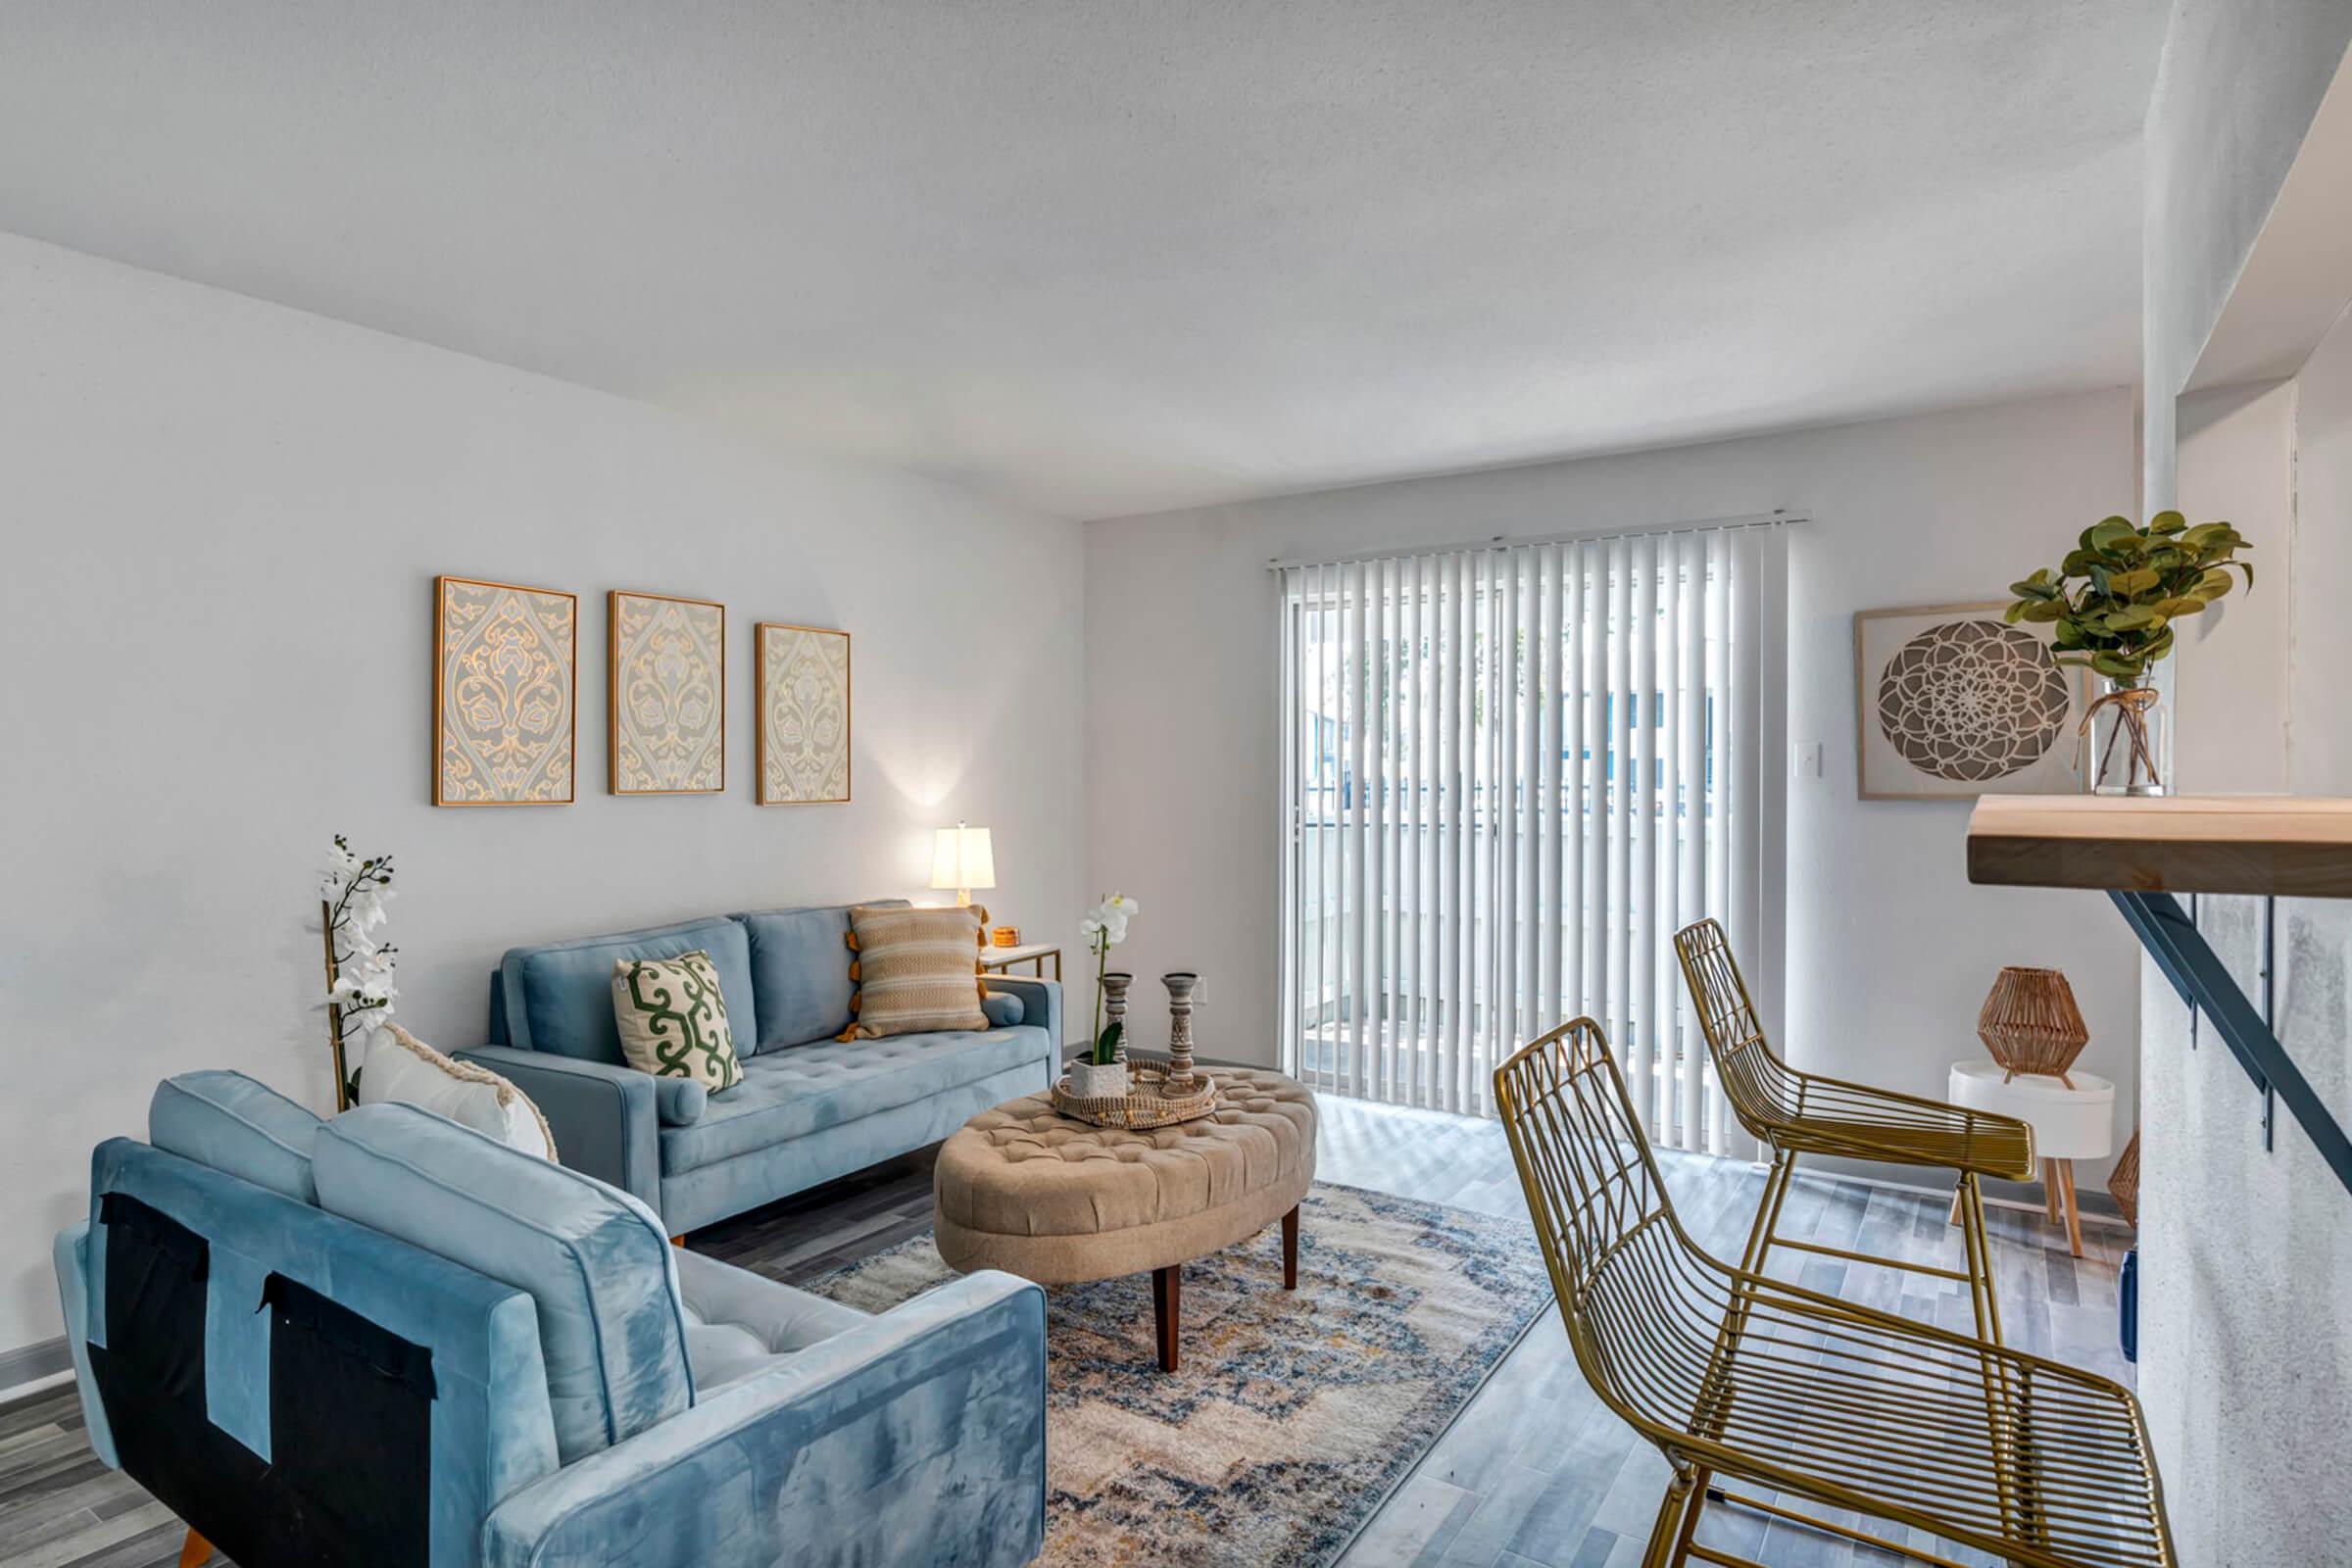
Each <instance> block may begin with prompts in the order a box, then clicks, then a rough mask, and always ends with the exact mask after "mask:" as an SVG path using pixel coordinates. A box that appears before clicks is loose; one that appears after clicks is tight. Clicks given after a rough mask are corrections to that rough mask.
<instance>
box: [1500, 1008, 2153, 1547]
mask: <svg viewBox="0 0 2352 1568" xmlns="http://www.w3.org/2000/svg"><path fill="white" fill-rule="evenodd" d="M1495 1105H1496V1106H1497V1107H1498V1109H1499V1111H1500V1114H1501V1117H1502V1124H1503V1127H1504V1130H1505V1131H1506V1132H1507V1133H1508V1134H1509V1137H1510V1143H1511V1157H1512V1159H1513V1161H1514V1162H1515V1163H1516V1164H1517V1165H1518V1167H1519V1180H1520V1183H1521V1185H1522V1186H1523V1187H1524V1188H1525V1189H1526V1192H1527V1203H1528V1208H1529V1210H1530V1212H1531V1213H1532V1214H1533V1215H1534V1217H1535V1221H1536V1231H1537V1236H1538V1240H1539V1241H1540V1242H1541V1243H1542V1245H1543V1250H1544V1264H1545V1266H1546V1267H1547V1268H1548V1269H1549V1271H1550V1273H1551V1283H1552V1289H1553V1290H1554V1292H1555V1293H1556V1294H1557V1296H1558V1298H1559V1303H1560V1316H1561V1317H1562V1319H1564V1320H1565V1322H1566V1323H1567V1327H1568V1339H1569V1342H1570V1344H1571V1346H1572V1347H1573V1348H1574V1349H1575V1351H1576V1359H1577V1364H1578V1365H1579V1366H1580V1367H1581V1368H1582V1369H1583V1371H1584V1374H1585V1377H1586V1379H1587V1381H1589V1382H1590V1383H1591V1384H1592V1385H1593V1392H1594V1393H1596V1394H1597V1395H1599V1397H1600V1398H1601V1400H1602V1401H1603V1402H1604V1403H1606V1404H1607V1405H1608V1406H1609V1407H1610V1409H1612V1410H1614V1411H1615V1412H1616V1413H1617V1414H1618V1415H1619V1416H1621V1417H1623V1418H1624V1419H1625V1420H1626V1421H1627V1422H1629V1423H1630V1424H1631V1425H1632V1426H1633V1427H1634V1429H1635V1431H1636V1432H1638V1433H1639V1434H1641V1436H1642V1437H1643V1438H1645V1439H1647V1440H1648V1441H1649V1442H1650V1443H1652V1444H1654V1445H1656V1446H1657V1447H1658V1449H1659V1450H1660V1451H1661V1452H1662V1453H1664V1454H1665V1456H1666V1460H1667V1462H1668V1463H1669V1464H1670V1465H1672V1466H1673V1469H1674V1477H1673V1480H1672V1482H1671V1483H1670V1484H1669V1486H1668V1488H1667V1492H1666V1496H1665V1498H1664V1500H1663V1501H1661V1502H1660V1503H1659V1505H1658V1515H1657V1523H1656V1524H1655V1526H1653V1528H1652V1529H1651V1532H1650V1539H1649V1549H1648V1551H1647V1553H1646V1554H1645V1555H1644V1556H1643V1557H1642V1568H1680V1565H1681V1564H1683V1563H1686V1562H1689V1561H1692V1560H1696V1561H1699V1562H1707V1563H1718V1564H1725V1565H1729V1568H1762V1565H1760V1564H1757V1563H1755V1562H1753V1561H1752V1560H1751V1559H1749V1558H1745V1557H1736V1556H1731V1555H1728V1554H1726V1553H1725V1552H1723V1551H1721V1550H1718V1549H1716V1548H1714V1547H1711V1546H1708V1545H1705V1544H1700V1543H1698V1542H1697V1541H1696V1540H1695V1535H1696V1532H1697V1529H1698V1521H1699V1516H1700V1514H1701V1513H1702V1512H1703V1511H1704V1510H1705V1508H1706V1506H1707V1504H1708V1503H1709V1502H1713V1501H1722V1502H1725V1503H1730V1504H1736V1505H1739V1506H1742V1507H1749V1508H1755V1509H1759V1510H1761V1511H1763V1512H1765V1513H1768V1514H1777V1515H1779V1516H1781V1517H1784V1518H1788V1519H1791V1520H1796V1521H1798V1522H1801V1523H1803V1524H1805V1525H1807V1526H1809V1527H1811V1528H1814V1529H1819V1530H1825V1531H1828V1532H1830V1533H1831V1534H1833V1535H1837V1536H1840V1537H1843V1538H1845V1539H1848V1540H1852V1541H1860V1542H1866V1543H1868V1544H1872V1545H1874V1546H1878V1547H1880V1548H1882V1549H1884V1550H1888V1551H1892V1552H1895V1553H1897V1554H1899V1555H1902V1556H1906V1557H1909V1558H1912V1559H1913V1560H1915V1561H1920V1562H1927V1563H1936V1564H1942V1565H1944V1568H1958V1565H1956V1564H1954V1563H1953V1562H1952V1559H1951V1558H1949V1557H1944V1556H1938V1555H1936V1553H1934V1552H1932V1551H1928V1550H1925V1549H1923V1548H1920V1547H1916V1546H1912V1545H1909V1544H1899V1543H1897V1542H1895V1541H1891V1540H1889V1539H1887V1538H1886V1537H1881V1536H1871V1535H1867V1534H1864V1533H1863V1532H1861V1531H1859V1530H1854V1529H1849V1528H1847V1527H1845V1526H1843V1525H1839V1524H1834V1523H1831V1522H1829V1521H1827V1520H1823V1519H1818V1518H1814V1517H1812V1516H1810V1515H1807V1514H1804V1513H1801V1512H1799V1511H1797V1510H1796V1509H1795V1508H1792V1507H1789V1506H1784V1505H1782V1504H1781V1503H1774V1502H1766V1501H1763V1500H1760V1499H1757V1498H1753V1497H1747V1496H1741V1495H1731V1494H1726V1493H1724V1492H1722V1491H1721V1490H1720V1489H1719V1487H1718V1486H1717V1481H1718V1479H1719V1478H1723V1477H1737V1478H1740V1479H1742V1480H1745V1481H1748V1482H1751V1483H1754V1484H1756V1485H1759V1486H1763V1487H1769V1488H1771V1489H1773V1490H1774V1491H1776V1492H1778V1493H1780V1494H1783V1495H1784V1497H1785V1498H1787V1499H1790V1500H1809V1501H1812V1502H1816V1503H1821V1504H1826V1505H1828V1506H1830V1507H1833V1508H1844V1509H1851V1510H1853V1511H1854V1512H1856V1513H1858V1514H1862V1515H1866V1516H1869V1517H1872V1518H1876V1519H1879V1520H1883V1521H1886V1522H1887V1523H1888V1524H1890V1525H1907V1526H1912V1527H1915V1528H1917V1529H1920V1530H1924V1531H1927V1532H1929V1533H1930V1534H1932V1535H1935V1536H1938V1537H1941V1538H1943V1539H1944V1540H1945V1541H1951V1542H1958V1543H1961V1544H1966V1545H1969V1546H1974V1547H1976V1548H1977V1549H1979V1550H1982V1551H1986V1552H1990V1553H1991V1554H1993V1555H1994V1556H1995V1557H2000V1558H2006V1559H2007V1560H2009V1561H2010V1562H2013V1563H2022V1564H2028V1565H2031V1568H2087V1565H2089V1564H2094V1563H2095V1564H2099V1565H2101V1568H2117V1565H2123V1568H2175V1564H2176V1558H2175V1556H2174V1552H2173V1545H2172V1540H2171V1532H2170V1529H2169V1527H2168V1525H2167V1524H2166V1522H2165V1517H2164V1497H2163V1490H2162V1488H2161V1487H2160V1485H2159V1484H2158V1481H2157V1476H2156V1462H2155V1459H2154V1457H2153V1455H2152V1454H2151V1453H2150V1452H2149V1448H2148V1439H2147V1431H2146V1428H2145V1426H2144V1425H2143V1423H2142V1422H2141V1420H2140V1415H2139V1408H2138V1405H2137V1404H2136V1403H2135V1402H2134V1401H2133V1399H2132V1397H2131V1394H2130V1393H2128V1392H2127V1391H2125V1390H2124V1389H2123V1388H2121V1387H2119V1386H2117V1385H2116V1384H2114V1383H2111V1382H2109V1381H2107V1380H2106V1379H2104V1378H2100V1377H2096V1376H2094V1375H2092V1374H2090V1373H2087V1372H2082V1371H2078V1370H2076V1369H2074V1368H2072V1367H2067V1366H2061V1365H2059V1364H2058V1363H2057V1362H2054V1361H2047V1360H2043V1359H2042V1358H2040V1357H2038V1356H2032V1355H2026V1354H2023V1353H2021V1352H2018V1351H2015V1350H2009V1349H2005V1348H2002V1347H2000V1346H1998V1345H1995V1344H1992V1343H1990V1342H1989V1341H1986V1340H1985V1339H1982V1338H1973V1339H1972V1338H1970V1337H1968V1336H1966V1335H1961V1334H1954V1333H1952V1332H1950V1331H1948V1330H1944V1329H1939V1328H1936V1327H1935V1326H1933V1325H1930V1324H1924V1323H1917V1322H1913V1321H1912V1320H1910V1319H1908V1318H1903V1317H1897V1316H1895V1315H1893V1314H1891V1313H1887V1312H1881V1311H1877V1310H1875V1309H1873V1308H1870V1307H1866V1306H1861V1305H1858V1304H1856V1303H1853V1302H1848V1301H1843V1300H1839V1299H1837V1298H1835V1297H1829V1296H1823V1295H1821V1294H1819V1293H1817V1292H1813V1291H1808V1290H1804V1289H1802V1288H1800V1287H1798V1286H1794V1285H1789V1284H1786V1283H1783V1282H1782V1281H1779V1280H1774V1279H1768V1278H1766V1277H1765V1276H1763V1275H1761V1274H1758V1273H1757V1272H1755V1271H1754V1270H1752V1269H1747V1268H1737V1269H1736V1268H1732V1267H1730V1266H1728V1265H1727V1264H1724V1263H1722V1262H1720V1261H1718V1260H1717V1259H1716V1258H1714V1257H1713V1256H1711V1255H1709V1254H1708V1253H1707V1252H1706V1251H1704V1250H1701V1249H1700V1248H1699V1246H1698V1245H1697V1244H1696V1243H1695V1242H1693V1241H1692V1240H1691V1237H1690V1236H1689V1235H1688V1234H1687V1233H1686V1232H1685V1231H1684V1230H1683V1226H1682V1221H1681V1219H1680V1218H1679V1217H1678V1216H1677V1215H1676V1213H1675V1210H1674V1204H1673V1201H1671V1200H1670V1199H1669V1198H1668V1196H1667V1193H1666V1187H1665V1183H1664V1182H1663V1180H1662V1179H1661V1178H1660V1177H1659V1174H1658V1167H1657V1162H1656V1160H1655V1159H1654V1158H1653V1157H1652V1156H1651V1153H1650V1149H1649V1141H1648V1139H1647V1138H1645V1137H1644V1136H1643V1135H1642V1125H1641V1123H1640V1121H1638V1120H1637V1119H1636V1117H1635V1114H1634V1105H1633V1101H1632V1099H1631V1098H1630V1097H1629V1096H1628V1095H1627V1093H1626V1089H1625V1080H1624V1078H1623V1077H1622V1076H1621V1075H1620V1074H1619V1072H1618V1070H1617V1063H1616V1061H1615V1060H1614V1059H1613V1058H1612V1057H1611V1056H1610V1054H1609V1051H1608V1043H1607V1041H1606V1040H1605V1039H1603V1038H1602V1035H1601V1032H1600V1026H1599V1025H1597V1024H1595V1023H1594V1022H1593V1020H1592V1019H1590V1018H1579V1019H1577V1020H1576V1021H1575V1022H1573V1023H1570V1024H1565V1025H1563V1026H1561V1027H1560V1028H1558V1029H1554V1030H1553V1031H1552V1032H1551V1033H1549V1034H1547V1035H1545V1036H1544V1038H1542V1039H1541V1040H1538V1041H1536V1042H1535V1043H1534V1044H1533V1045H1530V1046H1528V1047H1526V1048H1525V1049H1524V1050H1522V1051H1520V1052H1518V1053H1517V1054H1514V1055H1513V1056H1512V1057H1511V1058H1510V1059H1509V1060H1507V1061H1505V1062H1504V1063H1503V1064H1502V1065H1501V1066H1500V1067H1499V1068H1497V1069H1495Z"/></svg>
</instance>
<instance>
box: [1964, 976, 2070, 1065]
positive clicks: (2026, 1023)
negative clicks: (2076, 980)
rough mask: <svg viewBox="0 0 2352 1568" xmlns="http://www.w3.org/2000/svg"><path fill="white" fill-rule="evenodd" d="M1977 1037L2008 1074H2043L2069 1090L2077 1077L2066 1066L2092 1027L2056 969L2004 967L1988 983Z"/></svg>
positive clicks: (2064, 979) (1979, 1015) (1978, 1018)
mask: <svg viewBox="0 0 2352 1568" xmlns="http://www.w3.org/2000/svg"><path fill="white" fill-rule="evenodd" d="M1977 1038H1978V1039H1979V1040H1982V1041H1984V1042H1985V1050H1986V1051H1989V1052H1991V1053H1992V1059H1993V1060H1995V1061H1997V1062H1999V1063H2000V1064H2001V1066H2002V1067H2003V1068H2005V1069H2006V1071H2007V1076H2006V1078H2004V1080H2003V1081H2004V1082H2006V1081H2007V1079H2008V1078H2014V1077H2016V1076H2017V1075H2018V1074H2019V1073H2021V1072H2030V1073H2046V1074H2048V1075H2050V1076H2052V1077H2055V1078H2057V1079H2058V1080H2059V1081H2060V1082H2061V1083H2063V1084H2065V1085H2066V1087H2067V1088H2069V1089H2072V1088H2074V1087H2075V1081H2074V1080H2073V1079H2072V1078H2069V1077H2067V1075H2066V1069H2067V1068H2069V1067H2072V1066H2073V1065H2074V1064H2075V1058H2076V1057H2077V1056H2079V1055H2081V1054H2082V1047H2083V1046H2084V1045H2085V1044H2086V1043H2087V1042H2088V1041H2089V1039H2090V1031H2089V1030H2088V1029H2086V1028H2084V1027H2083V1025H2082V1009H2081V1008H2080V1007H2077V1006H2076V1005H2075V991H2074V988H2073V987H2072V986H2070V985H2068V984H2067V983H2066V976H2065V975H2063V974H2060V973H2059V972H2058V971H2057V970H2055V969H2026V968H2018V967H2014V966H2013V967H2011V968H2007V969H2003V970H2002V971H2001V973H2000V978H1999V979H1997V980H1995V981H1993V983H1992V994H1991V995H1990V996H1988V997H1986V998H1985V1008H1984V1010H1983V1011H1982V1012H1980V1013H1978V1014H1977Z"/></svg>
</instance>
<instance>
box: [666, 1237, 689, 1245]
mask: <svg viewBox="0 0 2352 1568" xmlns="http://www.w3.org/2000/svg"><path fill="white" fill-rule="evenodd" d="M669 1245H670V1246H672V1247H684V1246H685V1245H686V1238H685V1237H683V1236H672V1237H671V1238H670V1239H669Z"/></svg>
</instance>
